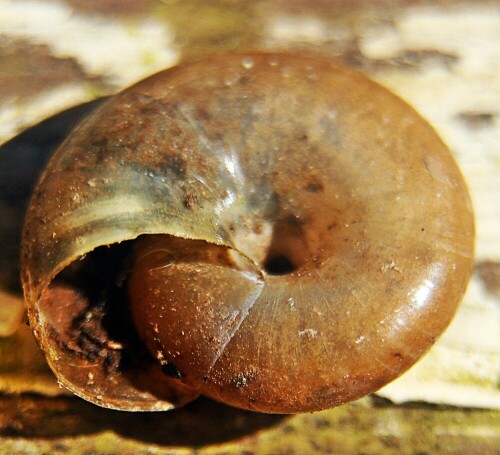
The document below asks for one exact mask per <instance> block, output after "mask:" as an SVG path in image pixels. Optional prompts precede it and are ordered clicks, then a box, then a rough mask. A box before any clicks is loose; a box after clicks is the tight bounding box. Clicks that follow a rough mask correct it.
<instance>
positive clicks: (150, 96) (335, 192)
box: [22, 54, 474, 413]
mask: <svg viewBox="0 0 500 455" xmlns="http://www.w3.org/2000/svg"><path fill="white" fill-rule="evenodd" d="M148 234H149V235H154V236H151V237H150V238H148V237H149V236H147V235H148ZM155 234H165V235H166V236H165V237H163V236H156V235H155ZM139 236H143V237H145V238H144V239H141V242H142V243H143V244H144V243H145V246H144V248H145V250H142V251H143V252H142V253H138V254H136V262H137V263H138V264H139V263H142V264H141V265H142V268H141V269H140V270H138V271H137V272H133V273H132V278H131V279H130V280H129V278H128V276H129V275H128V273H129V270H130V267H131V266H130V259H129V258H128V256H127V259H125V260H124V263H125V265H124V268H123V270H124V272H123V275H120V277H121V281H120V282H121V283H122V284H120V286H119V287H120V289H121V288H124V287H126V285H124V284H123V282H124V281H132V282H135V283H140V284H136V285H132V290H131V294H132V297H133V299H134V302H135V303H133V304H132V311H133V313H134V321H135V323H136V330H137V332H138V338H140V339H141V340H142V342H143V343H144V345H145V346H147V350H148V352H149V355H150V356H151V359H149V360H147V361H145V360H141V361H140V362H138V364H137V365H139V367H137V369H138V370H139V373H137V372H134V369H133V368H132V367H130V365H132V364H134V365H136V364H135V363H134V361H129V360H130V359H129V357H127V355H125V354H124V350H126V347H125V348H124V346H123V343H121V342H119V341H117V340H116V339H114V338H113V330H110V329H109V327H108V326H107V323H106V316H99V315H98V313H99V311H100V307H99V305H98V303H96V300H98V298H99V297H98V296H99V293H98V292H97V293H96V292H94V291H93V292H86V291H85V290H83V287H82V286H81V284H80V283H81V279H80V278H75V277H77V276H78V273H79V269H80V265H79V264H84V263H85V261H86V260H88V259H89V257H94V256H96V255H101V253H102V248H101V247H103V246H106V245H115V244H116V245H118V244H120V243H121V242H125V241H128V240H133V239H136V238H138V237H139ZM163 240H165V241H166V243H161V242H163ZM473 243H474V225H473V215H472V209H471V206H470V201H469V197H468V194H467V189H466V186H465V184H464V181H463V178H462V176H461V174H460V172H459V170H458V168H457V166H456V164H455V162H454V160H453V158H452V156H451V155H450V153H449V151H448V150H447V148H446V146H445V145H444V144H443V142H442V141H441V140H440V138H439V137H438V136H437V134H436V133H435V132H434V130H433V129H432V127H431V126H430V125H429V124H428V123H427V122H426V121H424V120H423V119H422V118H421V117H420V116H419V115H418V114H417V113H415V111H414V110H413V109H412V108H410V107H409V106H408V105H407V104H406V103H404V102H403V101H401V100H400V99H399V98H397V97H396V96H395V95H393V94H391V93H390V92H389V91H387V90H386V89H384V88H382V87H380V86H379V85H377V84H375V83H374V82H371V81H369V80H368V79H366V78H365V77H363V76H361V75H359V74H357V73H355V72H353V71H350V70H347V69H341V68H338V67H336V66H334V65H332V64H331V63H330V62H328V61H325V60H321V59H317V58H309V57H301V56H293V55H274V54H245V55H222V56H214V57H210V58H209V59H207V60H202V61H199V62H192V63H189V64H184V65H181V66H179V67H176V68H173V69H170V70H167V71H165V72H162V73H159V74H157V75H154V76H152V77H151V78H149V79H146V80H144V81H142V82H140V83H138V84H136V85H135V86H133V87H131V88H130V89H127V90H125V91H124V92H122V93H120V94H118V95H116V96H114V97H113V98H112V99H111V100H109V101H108V102H106V103H105V104H104V105H103V106H101V107H100V108H99V109H98V110H97V111H96V112H95V113H94V114H93V115H92V116H90V117H89V118H88V119H87V120H86V121H84V122H83V123H82V124H81V125H80V126H79V127H78V128H77V129H76V131H75V132H74V133H73V134H72V135H71V136H70V137H69V138H68V139H67V140H66V142H65V143H64V144H63V145H62V146H61V148H60V149H59V150H58V152H57V153H56V155H55V156H54V157H53V159H52V160H51V162H50V164H49V166H48V168H47V169H46V171H45V172H44V174H43V176H42V178H41V181H40V183H39V185H38V187H37V190H36V192H35V194H34V196H33V199H32V203H31V207H30V210H29V213H28V217H27V223H26V228H25V232H24V247H23V265H22V267H23V282H24V289H25V295H26V299H27V301H28V308H29V314H30V320H31V324H32V326H33V329H34V331H35V335H36V336H37V339H38V341H39V342H40V344H41V346H42V347H43V348H44V349H45V352H46V355H47V358H48V360H49V363H50V364H51V367H52V368H53V370H54V371H55V373H56V375H57V376H58V378H59V380H60V381H61V383H62V384H64V385H65V386H67V387H68V388H70V389H71V390H73V391H74V392H75V393H77V394H78V395H80V396H83V397H84V398H86V399H88V400H90V401H93V402H95V403H98V404H101V405H103V406H108V407H113V408H119V409H131V410H139V409H143V410H146V409H168V408H170V407H173V406H177V405H180V404H183V403H184V402H186V401H189V400H191V399H193V398H194V397H196V396H198V395H199V394H203V395H207V396H209V397H212V398H214V399H216V400H219V401H222V402H224V403H227V404H230V405H234V406H238V407H243V408H246V409H252V410H259V411H264V412H285V413H288V412H303V411H313V410H318V409H323V408H327V407H331V406H335V405H338V404H341V403H344V402H346V401H349V400H353V399H356V398H358V397H361V396H363V395H365V394H368V393H370V392H373V391H375V390H376V389H378V388H379V387H381V386H382V385H384V384H386V383H387V382H389V381H391V380H392V379H394V378H395V377H397V376H399V375H400V374H401V373H402V372H403V371H405V370H406V369H407V368H408V367H410V366H411V365H412V364H413V363H414V362H415V361H416V360H417V359H418V358H419V357H420V356H421V355H422V354H423V353H424V352H425V351H426V350H427V349H428V348H429V347H430V346H431V345H432V343H433V342H434V341H435V340H436V338H437V337H438V336H439V335H440V333H441V332H442V331H443V330H444V329H445V328H446V326H447V325H448V323H449V321H450V320H451V318H452V316H453V314H454V311H455V309H456V307H457V305H458V303H459V301H460V299H461V296H462V295H463V293H464V291H465V288H466V285H467V281H468V277H469V274H470V271H471V267H472V261H473ZM135 248H136V247H133V249H135ZM109 250H113V248H109ZM102 254H105V252H104V253H102ZM118 256H120V255H118ZM137 257H138V258H137ZM113 259H114V258H113ZM82 267H83V266H82ZM99 270H101V269H99ZM100 273H101V272H99V274H100ZM68 277H69V278H68ZM124 277H125V278H124ZM115 281H116V280H115ZM75 283H76V284H75ZM162 283H165V286H166V291H165V295H162V296H161V297H160V300H159V301H157V302H153V301H152V300H151V299H150V298H149V295H150V294H154V293H158V292H159V291H157V290H158V289H160V287H161V286H163V284H162ZM134 286H135V287H134ZM134 289H135V290H134ZM137 289H139V290H137ZM121 305H122V306H121V308H122V311H123V312H129V308H128V307H129V304H128V303H127V302H126V301H124V302H123V303H122V304H121ZM75 308H76V309H75ZM137 308H139V309H137ZM82 321H83V322H82ZM103 321H104V322H103ZM94 325H95V327H94ZM91 326H92V327H93V330H94V329H95V330H94V332H93V334H92V335H91V336H90V335H89V337H90V338H91V341H92V342H91V343H90V344H91V345H92V346H93V349H94V351H95V352H94V351H93V355H88V352H87V353H85V352H84V351H85V349H86V347H88V344H89V343H87V344H86V343H84V342H82V341H81V339H82V338H81V335H80V338H78V336H77V335H75V334H74V332H75V331H76V330H77V329H78V328H79V327H80V328H81V327H84V328H85V330H87V331H88V330H90V327H91ZM159 331H161V332H162V333H163V335H158V332H159ZM118 338H119V337H118ZM95 346H98V348H97V349H96V348H95ZM146 357H147V355H146ZM150 360H151V361H150ZM153 361H158V363H155V362H153ZM141 362H142V363H141ZM137 365H136V366H137ZM141 365H142V366H141ZM144 365H146V366H144ZM146 376H147V378H145V377H146ZM160 385H161V387H160Z"/></svg>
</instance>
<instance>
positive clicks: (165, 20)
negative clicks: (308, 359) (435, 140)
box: [0, 0, 500, 454]
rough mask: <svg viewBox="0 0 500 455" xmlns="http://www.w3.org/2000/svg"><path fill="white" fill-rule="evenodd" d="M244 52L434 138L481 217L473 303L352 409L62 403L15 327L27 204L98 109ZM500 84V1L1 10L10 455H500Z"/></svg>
mask: <svg viewBox="0 0 500 455" xmlns="http://www.w3.org/2000/svg"><path fill="white" fill-rule="evenodd" d="M231 49H264V50H283V51H294V52H301V53H311V54H319V55H322V56H325V57H327V58H330V59H333V60H335V61H337V62H339V63H341V64H344V65H348V66H351V67H354V68H356V69H358V70H360V71H362V72H364V73H365V74H367V75H369V76H370V77H372V78H374V79H376V80H378V81H379V82H381V83H383V84H384V85H386V86H387V87H389V88H390V89H391V90H393V91H394V92H396V93H398V94H399V95H401V96H402V97H403V98H405V99H406V100H407V101H409V102H410V103H411V104H413V105H414V106H415V107H416V108H417V110H419V111H420V112H421V113H422V114H423V115H424V116H425V117H426V118H428V119H429V120H430V121H431V122H432V123H433V124H434V126H435V127H436V129H437V130H438V131H439V133H440V134H441V135H442V137H443V138H444V139H445V141H446V142H447V143H448V144H449V146H450V148H451V150H452V152H453V153H454V155H455V157H456V159H457V161H458V163H459V165H460V166H461V168H462V171H463V173H464V176H465V178H466V180H467V182H468V184H469V188H470V191H471V195H472V198H473V203H474V206H475V211H476V222H477V256H476V268H475V273H474V277H473V279H472V281H471V284H470V286H469V291H468V293H467V295H466V297H465V299H464V302H463V304H462V306H461V308H460V311H459V312H458V314H457V316H456V318H455V320H454V322H453V323H452V325H451V326H450V328H449V330H448V331H447V332H446V333H445V335H444V336H443V337H442V338H441V340H440V341H439V342H438V343H437V345H436V346H435V347H434V348H433V349H432V350H431V351H430V352H429V354H428V355H427V356H426V357H425V358H424V359H423V360H422V361H421V362H419V363H418V364H417V365H416V366H415V367H414V368H412V369H411V370H410V371H409V372H408V373H407V374H406V375H404V376H403V377H402V378H400V379H399V380H397V381H395V382H394V383H393V384H391V385H389V386H388V387H386V388H385V389H383V390H382V391H381V392H380V393H379V394H378V395H377V396H374V397H369V398H366V399H363V400H360V401H359V402H357V403H353V404H351V405H347V406H344V407H341V408H337V409H333V410H329V411H323V412H320V413H315V414H308V415H299V416H286V417H283V416H268V415H262V414H252V413H248V412H244V411H238V410H233V409H230V408H227V407H225V406H222V405H218V404H216V403H212V402H210V401H208V400H200V401H198V402H195V403H193V404H191V405H189V406H187V407H186V408H183V409H179V410H176V411H172V412H170V413H166V414H127V413H119V412H116V411H108V410H105V409H101V408H97V407H95V406H93V405H90V404H88V403H85V402H83V401H82V400H80V399H78V398H76V397H73V396H70V395H69V394H68V393H67V392H66V391H64V390H63V389H61V388H59V387H58V385H57V383H56V381H55V379H54V378H53V376H52V374H51V372H50V371H49V370H48V367H47V366H46V364H45V361H44V359H43V356H42V355H41V353H40V352H39V350H38V348H37V347H36V346H35V344H34V342H33V338H32V336H31V333H30V331H29V328H28V327H26V326H24V325H23V324H22V323H21V324H20V321H21V319H22V317H23V316H22V303H21V299H20V297H19V294H18V290H19V288H18V279H17V271H18V265H17V248H18V243H19V229H20V226H21V223H22V218H23V215H22V212H23V208H24V206H25V204H26V201H27V198H28V197H29V191H30V188H31V186H32V185H33V182H34V181H35V179H36V177H37V173H38V170H39V169H40V167H41V165H42V163H43V162H44V161H45V160H46V158H47V157H48V156H49V154H50V151H51V150H52V148H53V147H54V146H56V145H57V143H58V142H59V141H60V140H61V139H62V138H63V137H64V136H65V135H66V134H67V132H68V130H69V129H70V128H71V127H72V125H74V124H75V123H76V122H77V121H78V119H79V118H80V117H81V116H83V115H84V114H85V113H86V112H87V111H88V110H91V109H92V108H93V106H92V105H81V103H84V102H87V101H91V100H94V99H97V98H99V97H100V96H103V95H108V94H112V93H115V92H116V91H118V90H120V89H121V88H123V87H125V86H127V85H129V84H130V83H132V82H134V81H136V80H138V79H141V78H143V77H145V76H147V75H148V74H151V73H153V72H156V71H157V70H160V69H162V68H165V67H168V66H172V65H174V64H175V63H177V62H179V61H182V60H185V59H189V58H192V57H194V56H198V55H205V54H208V53H210V52H218V51H225V50H231ZM499 76H500V3H499V2H498V1H468V2H467V1H466V2H463V1H462V2H458V1H452V0H448V1H445V0H441V1H434V2H430V1H428V2H425V1H419V0H412V1H410V0H407V1H404V0H399V1H397V0H379V1H367V0H364V1H363V0H356V1H347V0H345V1H344V0H309V1H306V0H270V1H253V2H250V1H248V2H245V1H236V0H217V1H212V2H206V1H203V0H184V1H176V0H164V1H155V0H143V1H132V0H100V1H98V0H88V1H83V0H66V1H62V0H60V1H56V0H53V1H51V0H45V1H42V0H38V1H36V0H31V1H28V0H0V144H3V145H0V174H1V175H2V179H1V180H0V209H1V213H2V216H1V220H0V286H1V290H0V337H2V338H0V453H6V454H10V453H106V454H107V453H109V454H111V453H188V454H190V453H197V454H198V453H249V454H251V453H266V454H267V453H269V454H271V453H272V454H280V453H283V454H285V453H341V454H344V453H366V454H377V453H398V454H399V453H408V454H410V453H450V454H469V453H471V454H475V453H477V454H486V453H491V454H495V453H500V449H499V447H500V411H499V410H500V389H499V387H500V323H499V320H500V178H499V177H500V134H499V133H500V126H499V125H500V123H499V116H500V111H499V106H500V77H499ZM78 105H80V107H77V108H75V109H71V110H69V111H65V112H63V113H62V114H59V115H57V116H55V117H52V118H50V119H49V120H47V121H45V122H44V123H42V124H41V125H38V126H37V127H34V125H35V124H37V123H38V122H40V121H42V120H45V119H47V118H49V117H51V116H53V115H55V114H58V113H59V112H61V111H64V110H65V109H68V108H70V107H72V106H78ZM23 131H24V133H23ZM21 133H23V134H21ZM9 141H10V142H9ZM20 169H22V171H21V170H20Z"/></svg>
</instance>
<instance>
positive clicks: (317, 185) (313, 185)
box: [306, 180, 324, 193]
mask: <svg viewBox="0 0 500 455" xmlns="http://www.w3.org/2000/svg"><path fill="white" fill-rule="evenodd" d="M323 190H324V186H323V183H321V182H320V181H319V180H315V181H312V182H309V183H308V184H307V186H306V191H309V192H310V193H320V192H323Z"/></svg>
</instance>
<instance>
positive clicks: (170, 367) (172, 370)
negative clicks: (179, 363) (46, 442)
mask: <svg viewBox="0 0 500 455" xmlns="http://www.w3.org/2000/svg"><path fill="white" fill-rule="evenodd" d="M161 371H162V372H163V374H166V375H167V376H170V377H171V378H174V379H182V378H183V377H184V375H183V374H182V373H181V372H180V371H179V370H178V369H177V367H176V366H175V364H174V363H173V362H167V363H164V364H163V365H162V366H161Z"/></svg>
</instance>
